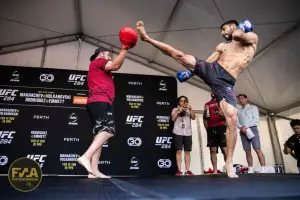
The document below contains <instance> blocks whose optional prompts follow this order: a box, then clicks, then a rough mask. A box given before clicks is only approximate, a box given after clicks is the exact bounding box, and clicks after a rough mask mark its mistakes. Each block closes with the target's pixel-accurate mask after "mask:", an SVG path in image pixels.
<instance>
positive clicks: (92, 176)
mask: <svg viewBox="0 0 300 200" xmlns="http://www.w3.org/2000/svg"><path fill="white" fill-rule="evenodd" d="M88 178H97V177H96V176H94V175H92V174H89V175H88Z"/></svg>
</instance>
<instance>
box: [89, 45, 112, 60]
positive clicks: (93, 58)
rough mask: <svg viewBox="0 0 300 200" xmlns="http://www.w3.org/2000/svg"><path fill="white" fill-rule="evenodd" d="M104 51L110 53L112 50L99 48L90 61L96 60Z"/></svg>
mask: <svg viewBox="0 0 300 200" xmlns="http://www.w3.org/2000/svg"><path fill="white" fill-rule="evenodd" d="M103 51H110V50H108V49H106V48H104V47H99V48H97V49H96V50H95V53H94V54H93V55H92V56H91V57H90V61H91V62H92V61H93V60H95V58H96V57H97V56H98V54H99V53H100V52H103Z"/></svg>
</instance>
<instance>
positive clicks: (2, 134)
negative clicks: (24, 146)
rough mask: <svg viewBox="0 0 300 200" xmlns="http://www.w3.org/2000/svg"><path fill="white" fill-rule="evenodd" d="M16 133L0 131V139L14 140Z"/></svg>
mask: <svg viewBox="0 0 300 200" xmlns="http://www.w3.org/2000/svg"><path fill="white" fill-rule="evenodd" d="M15 133H16V131H0V138H1V139H3V138H7V139H14V136H13V134H15Z"/></svg>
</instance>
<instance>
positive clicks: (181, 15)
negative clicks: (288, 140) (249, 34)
mask: <svg viewBox="0 0 300 200" xmlns="http://www.w3.org/2000/svg"><path fill="white" fill-rule="evenodd" d="M0 3H1V6H0V27H1V29H0V30H1V32H0V34H1V36H0V54H7V53H11V52H15V51H20V50H24V49H30V48H37V47H43V46H47V45H52V44H58V43H62V42H70V41H76V40H77V41H78V40H79V39H80V40H83V41H86V42H89V43H92V44H96V45H103V46H107V47H111V48H112V50H113V51H115V52H118V50H119V49H118V47H119V46H120V42H119V38H118V33H119V30H120V28H121V27H122V26H124V25H128V26H132V27H135V24H136V22H137V21H139V20H142V21H144V22H145V25H146V29H147V31H148V32H149V33H150V35H151V36H152V37H154V38H156V39H159V40H160V41H163V42H165V43H168V44H170V45H172V46H174V47H176V48H179V49H181V50H183V51H185V52H186V53H189V54H192V55H195V56H197V57H198V58H203V59H205V58H207V57H208V56H209V55H210V53H211V52H212V51H213V50H214V48H215V47H216V45H217V44H218V43H219V42H222V41H224V39H223V38H222V36H221V35H220V28H219V27H220V24H222V22H224V21H226V20H230V19H235V20H237V21H241V20H244V19H249V20H250V21H252V23H253V24H254V30H255V32H256V33H257V34H258V36H259V48H258V52H257V54H256V56H255V58H254V61H253V62H252V63H251V65H250V66H249V69H247V70H246V71H245V72H244V73H243V74H242V75H241V77H240V78H239V79H238V81H237V84H236V88H235V89H236V93H245V94H247V95H248V96H249V97H251V101H252V103H254V104H256V105H258V106H259V107H261V110H264V111H265V113H279V112H282V111H285V110H288V109H290V108H293V107H296V106H299V105H300V93H299V92H298V91H299V89H298V87H299V85H300V79H299V78H298V76H299V75H300V68H299V67H298V63H299V62H300V58H299V54H300V49H299V48H298V46H300V37H299V35H300V28H299V22H300V21H299V19H300V12H299V10H300V2H299V0H284V1H283V0H264V1H261V0H260V1H259V0H248V1H246V0H151V1H147V0H127V1H122V0H64V1H61V0H43V1H38V0H26V1H22V0H1V1H0ZM130 53H131V54H130V56H131V58H133V59H135V60H136V61H138V62H141V63H143V64H144V65H147V66H148V67H151V68H154V69H159V70H160V71H163V72H164V73H167V74H170V75H172V76H174V74H175V71H178V70H184V67H183V66H180V65H179V64H178V63H177V62H175V61H174V60H173V59H171V58H169V57H167V56H165V55H163V54H162V53H161V52H160V51H157V50H156V49H155V48H153V47H152V46H150V45H148V44H145V43H142V42H141V41H139V43H138V44H137V46H136V47H135V48H134V49H132V50H130ZM189 82H190V83H192V84H193V85H196V86H197V87H200V88H202V89H205V90H209V88H208V87H207V85H206V84H204V83H203V81H202V80H200V79H199V78H197V77H194V78H193V79H192V80H191V81H189Z"/></svg>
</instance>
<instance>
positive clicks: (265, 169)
mask: <svg viewBox="0 0 300 200" xmlns="http://www.w3.org/2000/svg"><path fill="white" fill-rule="evenodd" d="M260 173H263V174H265V173H269V170H268V168H267V167H265V166H261V171H260Z"/></svg>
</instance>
